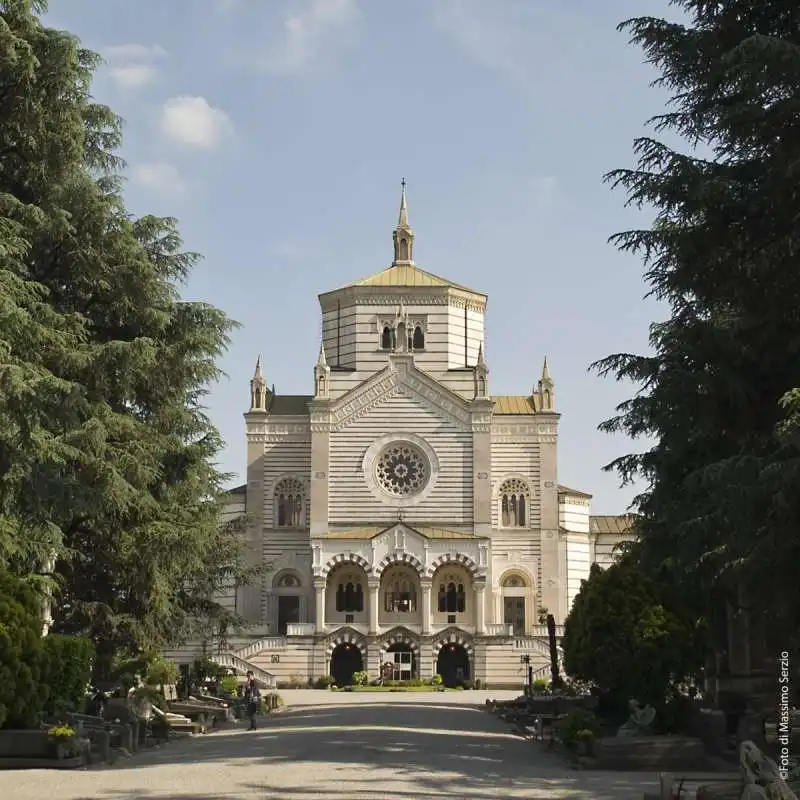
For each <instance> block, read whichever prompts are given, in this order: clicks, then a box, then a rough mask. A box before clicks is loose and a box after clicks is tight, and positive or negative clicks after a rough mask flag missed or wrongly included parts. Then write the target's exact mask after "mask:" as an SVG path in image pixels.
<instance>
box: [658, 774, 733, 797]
mask: <svg viewBox="0 0 800 800" xmlns="http://www.w3.org/2000/svg"><path fill="white" fill-rule="evenodd" d="M658 783H659V788H660V800H673V798H676V797H681V798H683V797H690V796H691V794H696V793H697V792H698V790H699V789H701V788H703V787H704V786H705V785H711V784H713V785H715V786H716V785H720V786H723V787H724V788H728V787H729V788H730V789H731V791H732V793H733V794H732V796H733V797H736V798H737V800H738V797H739V794H741V791H742V773H741V772H740V771H738V770H737V771H735V772H717V773H705V774H703V773H690V774H686V775H681V774H677V775H676V774H672V773H670V772H661V773H659V775H658ZM697 796H699V795H697Z"/></svg>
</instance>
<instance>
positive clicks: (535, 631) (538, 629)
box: [530, 625, 564, 639]
mask: <svg viewBox="0 0 800 800" xmlns="http://www.w3.org/2000/svg"><path fill="white" fill-rule="evenodd" d="M530 635H531V636H539V637H544V638H545V639H546V638H547V637H548V636H549V635H550V634H548V632H547V625H534V626H533V627H532V628H531V633H530ZM563 635H564V626H563V625H556V639H560V638H561V637H562V636H563Z"/></svg>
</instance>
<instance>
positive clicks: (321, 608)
mask: <svg viewBox="0 0 800 800" xmlns="http://www.w3.org/2000/svg"><path fill="white" fill-rule="evenodd" d="M325 583H326V582H325V581H322V580H316V581H314V591H315V592H316V595H317V597H316V601H317V615H316V618H315V623H316V626H317V633H323V632H324V631H325Z"/></svg>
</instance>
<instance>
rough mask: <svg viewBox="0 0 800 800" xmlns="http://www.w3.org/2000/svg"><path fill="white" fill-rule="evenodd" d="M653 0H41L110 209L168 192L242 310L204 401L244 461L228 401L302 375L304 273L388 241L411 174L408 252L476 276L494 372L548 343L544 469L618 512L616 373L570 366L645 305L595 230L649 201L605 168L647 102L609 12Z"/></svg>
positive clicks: (661, 6)
mask: <svg viewBox="0 0 800 800" xmlns="http://www.w3.org/2000/svg"><path fill="white" fill-rule="evenodd" d="M634 15H658V16H667V17H671V18H674V17H675V12H674V11H673V10H672V9H670V8H669V6H668V3H667V0H605V2H602V3H600V2H597V0H404V2H388V0H172V2H165V1H164V0H137V2H135V3H131V2H130V0H51V11H50V13H49V14H48V16H47V17H46V18H45V22H46V23H47V24H49V25H53V26H55V27H59V28H63V29H66V30H69V31H70V32H72V33H74V34H75V35H77V36H78V37H79V38H80V39H81V40H82V42H83V44H84V45H85V46H87V47H90V48H91V49H94V50H97V51H99V52H100V53H101V54H102V55H103V57H104V59H105V64H104V66H103V67H101V68H100V69H99V70H98V73H97V75H96V79H95V84H94V88H93V93H94V95H95V97H96V98H97V99H98V100H99V101H100V102H103V103H107V104H108V105H110V106H111V107H112V108H113V110H114V111H116V112H117V113H118V114H120V115H121V116H122V117H123V118H124V119H125V121H126V125H125V139H124V144H123V148H122V155H123V157H124V158H125V160H126V161H127V164H128V166H127V170H126V175H127V179H128V181H127V185H126V201H127V203H128V207H129V209H130V211H131V213H134V214H139V215H140V214H146V213H147V214H158V215H165V216H174V217H177V218H178V219H179V220H180V227H181V231H182V234H183V236H184V239H185V242H186V248H187V249H189V250H192V251H197V252H199V253H202V254H203V256H204V258H203V260H202V261H201V262H200V264H199V265H198V267H197V268H196V270H195V273H194V274H193V276H192V278H191V280H190V281H189V282H188V284H187V286H186V287H185V291H184V295H185V297H186V298H188V299H191V300H202V301H206V302H211V303H213V304H214V305H216V306H218V307H220V308H222V309H223V310H224V311H225V312H226V313H227V314H228V315H229V316H230V317H232V318H233V319H235V320H237V321H238V322H239V323H240V325H241V327H240V328H239V329H238V330H237V331H235V333H234V335H233V341H232V344H231V347H230V349H229V351H228V352H227V354H226V355H225V356H224V358H223V359H222V362H221V366H222V368H223V370H224V371H225V373H226V376H227V377H225V378H223V380H222V381H221V382H220V384H219V385H217V386H215V387H214V389H213V391H212V393H211V395H210V398H209V407H210V414H211V417H212V419H213V420H214V422H215V423H216V425H217V426H218V427H219V429H220V430H221V432H222V435H223V436H224V438H225V440H226V443H227V446H226V449H225V452H224V455H223V457H222V459H221V463H220V467H221V468H222V469H223V470H224V471H225V472H229V473H232V475H231V480H230V484H231V485H235V484H237V483H241V482H242V481H243V471H244V469H245V460H246V452H245V451H246V448H245V432H244V420H243V418H242V414H243V413H244V412H245V411H246V410H247V407H248V405H249V380H250V378H251V376H252V373H253V369H254V366H255V361H256V357H257V355H258V354H259V353H263V357H264V369H265V374H266V378H267V382H268V383H269V384H272V383H274V384H275V387H276V391H277V392H278V393H279V394H280V393H284V394H311V393H312V392H313V365H314V362H315V360H316V356H317V352H318V349H319V337H320V313H319V305H318V300H317V295H318V294H319V293H320V292H324V291H328V290H330V289H334V288H337V287H339V286H341V285H344V284H347V283H349V282H351V281H354V280H357V279H359V278H362V277H365V276H367V275H370V274H373V273H375V272H378V271H379V270H381V269H383V268H385V267H386V266H388V265H389V264H390V262H391V257H392V239H391V233H392V229H393V227H394V225H395V222H396V219H397V209H398V202H399V195H400V180H401V178H406V180H407V181H408V187H407V191H408V202H409V212H410V219H411V224H412V225H413V226H414V231H415V234H416V240H415V258H416V261H417V263H418V265H419V266H420V267H421V268H423V269H426V270H428V271H430V272H433V273H435V274H437V275H442V276H445V277H447V278H449V279H451V280H453V281H455V282H457V283H460V284H464V285H467V286H470V287H472V288H474V289H476V290H478V291H482V292H485V293H487V294H488V295H489V304H488V309H487V320H486V324H487V327H486V347H485V353H486V360H487V363H488V365H489V368H490V376H489V381H490V392H491V393H492V394H526V393H528V392H529V391H530V390H531V387H532V386H533V385H534V383H535V382H536V381H537V380H538V378H539V375H540V373H541V368H542V361H543V359H544V357H545V356H547V358H548V362H549V366H550V372H551V374H552V377H553V379H554V381H555V384H556V403H557V407H558V410H559V411H560V412H561V414H562V417H561V422H560V439H559V467H558V469H559V473H558V474H559V481H560V482H561V483H564V484H567V485H569V486H572V487H574V488H577V489H580V490H583V491H586V492H590V493H592V494H593V495H594V501H593V506H592V508H593V513H598V514H615V513H622V512H624V511H625V510H626V509H627V508H628V506H629V504H630V501H631V499H632V497H633V495H634V494H635V491H636V488H635V487H625V488H620V486H619V479H618V477H617V476H616V475H615V474H613V473H607V472H603V470H602V468H603V466H604V465H605V464H607V463H608V462H610V461H611V460H612V459H614V458H616V457H618V456H620V455H623V454H625V453H627V452H631V450H632V449H641V448H642V447H644V446H645V445H644V444H641V443H632V442H630V441H628V440H627V439H626V438H625V437H622V436H609V435H607V434H604V433H601V432H599V431H598V430H597V426H598V424H599V423H600V422H601V421H603V420H604V419H607V418H608V417H610V416H612V415H613V414H614V408H615V405H616V404H617V403H619V402H620V401H622V400H625V399H627V398H628V397H629V396H631V393H632V392H633V391H634V387H632V386H630V385H626V384H617V383H616V382H615V381H613V379H610V378H606V379H603V378H600V377H598V376H597V375H596V374H593V373H591V372H589V371H588V370H587V368H588V365H589V364H590V363H591V362H592V361H594V360H596V359H598V358H602V357H603V356H606V355H608V354H610V353H615V352H645V351H646V350H647V346H648V345H647V337H648V327H649V325H650V323H651V322H652V321H653V320H655V319H659V318H662V317H663V316H665V312H664V309H662V308H659V307H658V306H657V305H656V303H655V302H654V301H652V300H647V299H644V295H645V294H646V291H647V287H646V285H645V284H644V282H643V279H642V271H643V269H642V264H641V261H640V260H639V259H638V258H637V257H635V256H631V255H626V254H621V253H619V252H617V251H616V250H615V249H614V248H613V247H612V246H611V245H610V244H608V243H607V239H608V237H609V236H610V235H611V234H613V233H614V232H616V231H620V230H626V229H629V228H633V227H639V226H646V225H647V224H649V219H650V216H651V214H648V212H646V211H645V212H639V211H636V210H633V209H627V208H626V207H625V196H624V195H623V194H622V193H621V192H620V191H612V189H611V188H610V187H609V186H608V185H605V184H604V182H603V175H604V174H605V173H606V172H607V171H608V170H611V169H614V168H618V167H629V166H633V165H634V157H633V151H632V143H633V140H634V138H635V137H637V136H640V135H642V134H644V133H645V132H646V130H647V129H646V127H645V122H646V120H647V119H648V118H650V117H651V116H653V115H654V114H658V113H660V112H662V111H663V110H664V103H665V100H666V98H665V95H664V94H663V93H662V92H661V91H660V90H658V89H656V88H653V87H651V86H650V83H651V81H653V80H654V79H655V78H656V77H657V76H656V73H655V72H654V71H653V69H652V68H651V67H650V66H648V65H646V64H644V62H643V59H644V57H643V54H642V52H641V51H640V50H639V49H637V48H636V47H634V46H631V45H629V44H628V43H627V36H626V34H625V33H619V32H617V30H616V26H617V24H618V23H619V22H621V21H622V20H624V19H627V18H628V17H631V16H634Z"/></svg>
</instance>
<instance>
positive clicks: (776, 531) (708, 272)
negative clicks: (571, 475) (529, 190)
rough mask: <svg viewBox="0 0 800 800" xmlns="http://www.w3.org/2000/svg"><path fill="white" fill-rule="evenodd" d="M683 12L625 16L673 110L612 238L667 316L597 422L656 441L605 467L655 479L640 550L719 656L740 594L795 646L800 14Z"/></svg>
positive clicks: (799, 535) (613, 362)
mask: <svg viewBox="0 0 800 800" xmlns="http://www.w3.org/2000/svg"><path fill="white" fill-rule="evenodd" d="M675 5H676V6H678V7H679V8H680V10H681V11H683V12H685V14H686V20H685V22H684V23H683V24H676V23H672V22H668V21H666V20H662V19H657V18H653V17H644V18H639V19H633V20H630V21H628V22H626V23H625V24H624V26H623V27H624V29H625V30H627V31H628V32H629V33H630V34H631V37H632V41H633V42H634V43H635V44H637V45H639V46H640V47H642V49H643V50H644V53H645V56H646V58H647V60H648V61H649V62H650V63H651V64H653V65H654V66H655V67H656V68H657V69H658V70H659V71H660V72H661V77H660V78H659V81H658V83H659V85H660V86H661V87H662V88H663V89H666V90H667V91H668V92H669V93H670V95H671V108H670V110H669V111H668V113H665V114H663V115H661V116H659V117H657V118H656V119H655V120H653V121H652V123H653V127H654V129H655V135H654V136H649V137H644V138H641V139H638V140H637V141H636V142H635V153H636V155H637V158H638V164H637V165H636V168H634V169H622V170H616V171H614V172H613V173H611V174H610V175H609V176H608V178H609V180H610V181H611V182H612V183H613V184H614V185H616V186H620V187H621V188H623V189H624V190H625V191H626V192H627V195H628V201H629V203H630V204H631V205H633V206H638V207H645V206H646V207H648V208H654V209H655V220H654V223H653V225H652V226H651V227H650V228H647V229H644V230H633V231H628V232H625V233H621V234H618V235H617V236H615V237H614V242H615V243H616V244H617V245H618V246H619V248H620V249H621V250H623V251H625V252H629V253H633V254H637V255H640V256H641V258H642V259H643V262H644V266H645V276H644V277H645V280H646V282H647V283H648V285H649V290H650V293H651V294H652V295H653V296H655V297H656V298H658V299H659V300H661V301H662V302H663V303H664V304H665V305H666V307H667V310H668V318H667V319H666V320H664V321H662V322H657V323H654V324H653V325H652V326H651V330H650V344H651V350H652V353H651V354H650V355H646V356H639V355H634V354H630V353H621V354H617V355H614V356H610V357H608V358H606V359H604V360H602V361H600V362H598V364H596V365H595V366H596V367H597V368H598V369H599V371H600V372H601V373H603V374H611V375H613V376H615V377H616V378H617V379H618V380H626V381H632V382H633V383H634V384H636V389H637V391H636V394H635V396H634V397H633V398H632V399H631V400H629V401H627V402H625V403H623V404H622V405H620V406H619V408H618V415H617V416H616V417H615V418H613V419H611V420H609V421H608V422H606V423H605V424H604V426H603V428H604V429H605V430H607V431H610V432H613V433H619V432H622V433H626V434H628V435H629V436H631V437H632V438H634V439H640V438H647V439H650V440H651V441H652V442H653V444H652V446H651V447H650V448H649V449H647V450H646V451H645V452H640V453H634V454H631V455H626V456H623V457H621V458H619V459H617V460H616V461H615V462H613V463H612V464H611V465H609V467H610V468H612V469H616V470H617V471H618V472H619V473H620V475H621V476H622V478H623V481H626V482H627V481H632V480H636V479H640V480H643V481H644V482H645V490H644V491H643V492H642V494H641V495H640V496H639V497H638V498H637V501H636V507H637V510H638V511H639V513H640V517H639V520H638V522H637V527H638V533H639V536H640V540H641V541H640V545H639V547H638V548H637V549H636V551H635V555H636V558H637V559H638V560H639V561H640V563H641V564H642V565H643V567H644V568H645V569H646V570H647V572H648V574H650V575H652V576H654V577H658V578H659V579H660V580H662V581H663V582H664V584H665V585H672V586H673V587H674V589H675V591H676V592H677V593H679V594H680V596H681V597H682V598H683V600H684V601H685V602H687V603H690V604H691V605H692V606H693V607H694V609H695V611H696V613H697V614H698V615H702V616H704V617H705V618H706V619H707V620H708V621H709V626H708V634H709V642H708V644H709V645H711V646H715V648H716V649H718V650H719V649H723V648H724V646H725V637H726V630H725V625H724V624H720V625H717V624H716V621H715V615H716V609H717V608H718V607H719V606H720V605H721V604H724V603H725V602H730V603H732V604H733V605H734V607H736V606H739V607H747V608H749V609H752V610H755V611H759V612H766V613H764V614H763V616H762V618H761V619H760V620H755V621H754V629H756V628H759V629H761V630H764V631H765V632H766V633H768V634H770V635H771V636H772V638H773V639H775V640H777V641H776V642H775V644H776V645H778V643H780V644H779V646H780V648H781V649H784V648H786V647H787V646H789V647H791V646H796V645H797V626H796V624H795V622H796V620H797V617H798V612H800V586H799V585H798V583H797V581H796V580H795V577H796V576H795V564H797V563H798V562H800V493H798V492H797V489H796V487H797V485H798V482H800V451H798V436H797V431H798V430H800V428H798V421H799V420H800V413H798V412H800V392H799V391H798V387H800V369H799V368H798V364H800V316H799V315H798V314H797V308H798V306H799V305H800V271H798V269H797V252H798V246H800V241H799V240H798V237H800V229H798V225H797V220H798V218H800V194H798V192H797V188H796V187H797V176H796V174H795V169H794V167H793V166H790V165H795V164H797V163H798V162H800V136H798V126H797V119H798V115H800V41H798V36H797V30H798V22H800V18H799V17H798V10H797V8H795V7H794V6H791V7H790V6H788V5H786V4H781V3H763V2H756V0H751V1H750V2H736V3H733V2H721V3H706V2H699V0H680V2H676V3H675ZM660 133H664V134H668V135H669V136H670V139H671V141H672V142H674V141H676V138H677V137H681V138H682V139H683V140H684V141H685V146H684V147H683V152H680V151H678V150H677V149H675V148H674V147H672V146H669V145H668V144H666V143H665V141H664V140H659V139H658V138H656V136H657V135H658V134H660Z"/></svg>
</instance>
